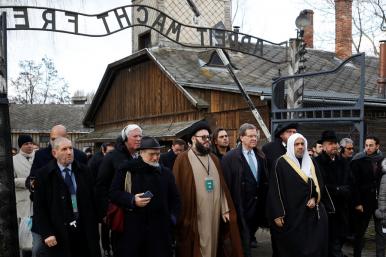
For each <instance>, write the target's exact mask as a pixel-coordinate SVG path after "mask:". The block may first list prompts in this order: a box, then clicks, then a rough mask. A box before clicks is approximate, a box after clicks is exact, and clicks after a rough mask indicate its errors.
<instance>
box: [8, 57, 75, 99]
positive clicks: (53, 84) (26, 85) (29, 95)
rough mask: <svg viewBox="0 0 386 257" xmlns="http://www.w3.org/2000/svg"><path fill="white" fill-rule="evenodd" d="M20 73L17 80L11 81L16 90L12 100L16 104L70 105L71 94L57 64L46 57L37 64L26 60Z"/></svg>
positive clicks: (20, 65)
mask: <svg viewBox="0 0 386 257" xmlns="http://www.w3.org/2000/svg"><path fill="white" fill-rule="evenodd" d="M19 67H20V70H21V71H20V72H19V75H18V77H17V78H16V79H11V87H14V88H15V90H16V96H14V97H13V98H12V100H13V101H14V102H16V103H28V104H36V103H41V104H46V103H69V102H70V93H69V92H68V84H67V82H66V81H65V80H64V79H63V78H62V77H60V76H59V73H58V71H57V69H56V68H55V64H54V63H53V61H52V60H51V59H50V58H47V57H44V58H42V60H41V62H39V63H38V64H36V63H35V62H34V61H31V60H25V61H21V62H20V63H19Z"/></svg>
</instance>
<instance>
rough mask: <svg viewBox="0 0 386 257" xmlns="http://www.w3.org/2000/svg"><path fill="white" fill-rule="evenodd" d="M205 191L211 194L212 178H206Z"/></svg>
mask: <svg viewBox="0 0 386 257" xmlns="http://www.w3.org/2000/svg"><path fill="white" fill-rule="evenodd" d="M205 189H206V191H207V192H212V191H213V189H214V181H213V178H211V177H208V178H205Z"/></svg>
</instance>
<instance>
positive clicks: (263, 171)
mask: <svg viewBox="0 0 386 257" xmlns="http://www.w3.org/2000/svg"><path fill="white" fill-rule="evenodd" d="M253 151H254V153H255V156H256V159H257V162H258V171H259V184H257V183H256V180H255V178H254V176H253V174H252V171H251V169H250V167H249V164H248V161H247V160H246V159H245V157H244V154H243V149H242V146H241V145H240V146H239V147H237V148H235V149H233V150H231V151H229V152H228V153H227V154H226V155H225V156H224V157H223V159H222V161H221V166H222V169H223V172H224V178H225V181H226V183H227V186H228V188H229V191H230V193H231V196H232V200H233V203H234V205H235V208H236V210H237V215H238V218H239V219H243V218H244V217H250V215H251V214H252V213H255V210H256V209H257V210H260V211H258V214H259V215H258V217H256V219H258V220H259V222H258V223H259V225H260V226H266V225H267V222H266V218H265V203H266V197H267V191H268V178H267V162H266V159H265V156H264V153H263V152H262V151H261V150H260V149H257V148H254V149H253ZM240 223H241V224H242V223H243V222H240ZM239 226H240V225H239ZM240 229H242V228H240Z"/></svg>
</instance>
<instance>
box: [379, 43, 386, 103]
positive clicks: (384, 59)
mask: <svg viewBox="0 0 386 257" xmlns="http://www.w3.org/2000/svg"><path fill="white" fill-rule="evenodd" d="M379 49H380V50H379V77H378V80H377V83H378V94H379V96H381V97H382V98H386V91H385V88H386V40H383V41H379Z"/></svg>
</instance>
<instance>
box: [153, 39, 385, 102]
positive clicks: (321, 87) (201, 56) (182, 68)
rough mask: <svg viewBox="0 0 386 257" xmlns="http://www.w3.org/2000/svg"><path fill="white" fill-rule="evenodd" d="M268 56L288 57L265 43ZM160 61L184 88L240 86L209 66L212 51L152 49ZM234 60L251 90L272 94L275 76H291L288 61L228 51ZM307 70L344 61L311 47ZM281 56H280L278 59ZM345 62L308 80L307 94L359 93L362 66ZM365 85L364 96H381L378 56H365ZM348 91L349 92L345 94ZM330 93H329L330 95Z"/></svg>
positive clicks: (307, 56)
mask: <svg viewBox="0 0 386 257" xmlns="http://www.w3.org/2000/svg"><path fill="white" fill-rule="evenodd" d="M264 49H265V52H264V54H265V57H267V56H268V59H269V56H275V55H276V56H278V55H281V57H280V58H285V53H286V52H285V50H284V48H283V47H277V46H265V48H264ZM150 51H151V52H152V54H153V55H154V56H155V57H156V58H157V61H158V62H160V63H162V64H163V66H164V67H165V68H166V69H167V70H168V72H169V73H170V74H173V77H174V79H175V80H176V82H177V83H178V84H180V85H182V86H183V87H197V88H208V89H217V90H224V91H233V92H238V91H239V90H238V88H237V86H236V84H235V83H234V81H233V79H232V77H231V76H230V75H229V73H228V71H227V70H226V69H225V68H217V67H207V66H205V65H204V64H205V63H207V61H208V60H209V57H208V56H210V55H211V54H212V53H213V50H210V51H201V52H199V51H194V50H188V49H174V48H155V49H150ZM228 55H229V56H230V59H231V62H232V63H233V64H234V66H236V69H237V70H236V75H237V76H238V77H239V79H240V80H241V81H242V82H243V84H244V86H245V88H246V90H247V91H248V93H251V94H258V93H262V94H265V95H271V86H272V79H273V78H276V77H278V76H279V70H280V74H281V75H282V76H286V75H288V64H287V63H284V64H275V63H270V62H267V61H265V60H262V59H259V58H256V57H254V56H250V55H245V54H241V53H233V52H228ZM306 58H307V62H306V63H305V64H306V67H307V68H306V70H305V72H306V73H309V72H321V71H329V70H332V69H334V68H336V67H337V66H339V64H340V63H341V61H340V60H338V59H336V57H335V54H334V53H332V52H326V51H320V50H313V49H308V53H307V55H306ZM276 59H278V58H276ZM354 64H356V65H346V66H345V67H344V68H343V69H342V70H341V71H340V72H339V73H337V74H336V75H330V76H327V77H317V78H313V79H310V80H308V81H307V82H308V84H307V86H306V90H308V91H309V92H308V93H311V92H313V91H314V93H315V92H321V93H324V97H326V92H331V93H330V95H331V97H335V96H336V93H339V94H340V96H341V97H345V96H347V97H349V96H350V94H351V95H357V94H358V91H359V79H360V66H359V65H358V63H354ZM365 66H366V76H365V78H366V80H365V83H366V87H365V98H368V99H370V98H371V99H379V100H380V101H384V99H381V98H379V97H378V94H377V87H378V86H377V78H378V74H377V67H378V58H375V57H370V56H367V57H366V63H365ZM345 94H347V95H345ZM327 96H328V95H327Z"/></svg>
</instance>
